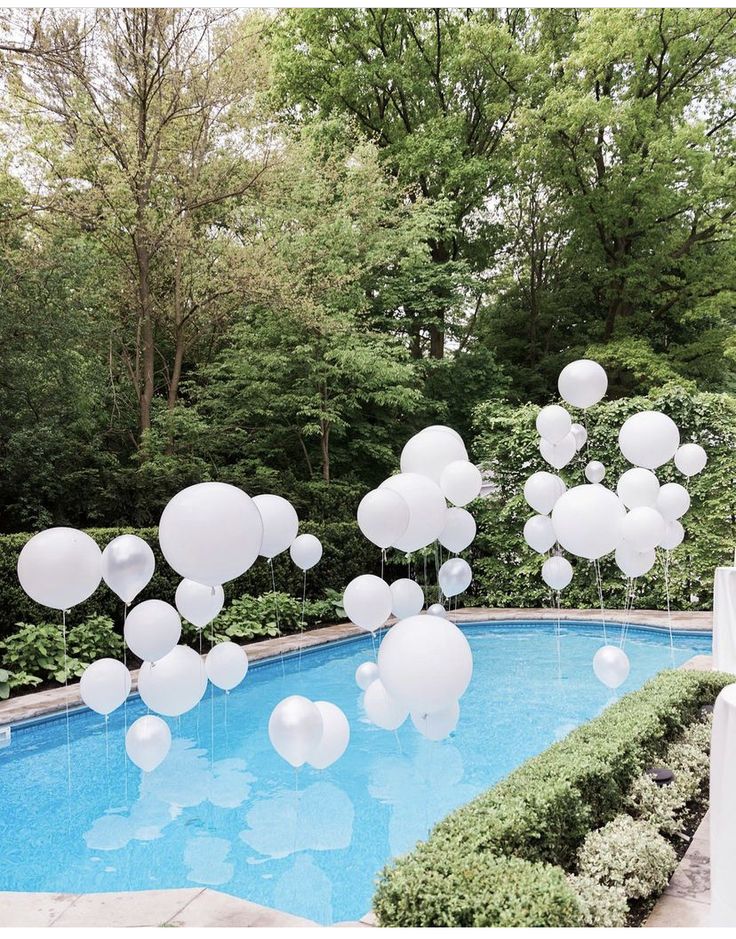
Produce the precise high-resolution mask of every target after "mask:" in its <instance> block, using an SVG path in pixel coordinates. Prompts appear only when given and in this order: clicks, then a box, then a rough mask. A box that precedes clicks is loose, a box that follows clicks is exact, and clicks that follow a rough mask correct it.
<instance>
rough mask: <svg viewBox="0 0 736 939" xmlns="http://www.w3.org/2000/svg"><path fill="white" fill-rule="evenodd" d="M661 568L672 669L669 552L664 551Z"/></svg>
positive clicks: (673, 642)
mask: <svg viewBox="0 0 736 939" xmlns="http://www.w3.org/2000/svg"><path fill="white" fill-rule="evenodd" d="M662 566H663V568H664V592H665V596H666V599H667V628H668V629H669V633H670V660H671V662H672V667H673V668H674V667H675V641H674V637H673V635H672V611H671V608H670V552H669V551H667V550H665V552H664V558H663V559H662Z"/></svg>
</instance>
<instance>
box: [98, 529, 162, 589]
mask: <svg viewBox="0 0 736 939" xmlns="http://www.w3.org/2000/svg"><path fill="white" fill-rule="evenodd" d="M155 569H156V558H155V557H154V556H153V551H152V550H151V547H150V545H148V544H146V542H145V541H144V540H143V539H142V538H139V537H138V535H118V537H117V538H113V539H112V541H111V542H110V543H109V544H108V545H107V546H106V548H105V550H104V551H103V552H102V579H103V580H104V581H105V583H106V584H107V586H108V587H109V588H110V590H112V592H113V593H115V594H117V595H118V596H119V597H120V599H121V600H122V601H123V603H132V602H133V600H135V598H136V597H137V596H138V594H139V593H140V592H141V590H143V588H144V587H145V586H146V585H147V584H148V582H149V581H150V580H151V578H152V577H153V572H154V570H155Z"/></svg>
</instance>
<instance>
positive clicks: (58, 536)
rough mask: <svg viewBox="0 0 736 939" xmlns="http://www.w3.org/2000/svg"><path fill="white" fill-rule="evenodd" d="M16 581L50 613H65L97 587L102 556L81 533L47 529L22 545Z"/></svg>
mask: <svg viewBox="0 0 736 939" xmlns="http://www.w3.org/2000/svg"><path fill="white" fill-rule="evenodd" d="M18 580H19V581H20V585H21V587H22V588H23V589H24V590H25V592H26V593H27V594H28V596H29V597H30V598H31V600H35V601H36V603H40V604H42V605H43V606H48V607H51V609H53V610H68V609H69V608H70V607H72V606H76V605H77V603H82V601H83V600H86V599H87V598H88V597H91V596H92V594H93V593H94V592H95V590H97V588H98V587H99V586H100V581H101V580H102V554H101V552H100V549H99V547H98V546H97V542H96V541H94V540H93V539H92V538H90V536H89V535H87V534H86V533H85V532H83V531H77V529H76V528H47V529H46V530H45V531H41V532H39V533H38V534H37V535H34V536H33V537H32V538H31V539H29V540H28V541H27V542H26V543H25V544H24V545H23V549H22V550H21V552H20V555H19V557H18Z"/></svg>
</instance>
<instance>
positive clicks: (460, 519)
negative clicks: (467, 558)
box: [438, 508, 476, 554]
mask: <svg viewBox="0 0 736 939" xmlns="http://www.w3.org/2000/svg"><path fill="white" fill-rule="evenodd" d="M475 533H476V525H475V519H474V518H473V516H472V515H471V514H470V512H468V510H467V509H457V508H452V509H448V510H447V521H446V522H445V527H444V528H443V529H442V531H441V532H440V537H439V539H438V540H439V543H440V544H441V545H442V547H443V548H447V550H448V551H453V552H454V553H455V554H459V553H460V552H461V551H464V550H465V549H466V548H467V547H469V546H470V545H471V544H472V542H473V539H474V538H475Z"/></svg>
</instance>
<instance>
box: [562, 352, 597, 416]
mask: <svg viewBox="0 0 736 939" xmlns="http://www.w3.org/2000/svg"><path fill="white" fill-rule="evenodd" d="M557 388H558V389H559V392H560V397H561V398H562V400H563V401H567V403H568V404H572V405H573V406H574V407H576V408H589V407H592V405H594V404H597V403H598V402H599V401H600V400H601V398H602V397H603V396H604V395H605V393H606V391H607V390H608V376H607V375H606V372H605V370H604V369H603V367H602V366H601V365H599V364H598V363H597V362H594V361H593V360H592V359H577V361H575V362H570V364H569V365H566V366H565V367H564V368H563V369H562V371H561V372H560V377H559V378H558V380H557Z"/></svg>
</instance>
